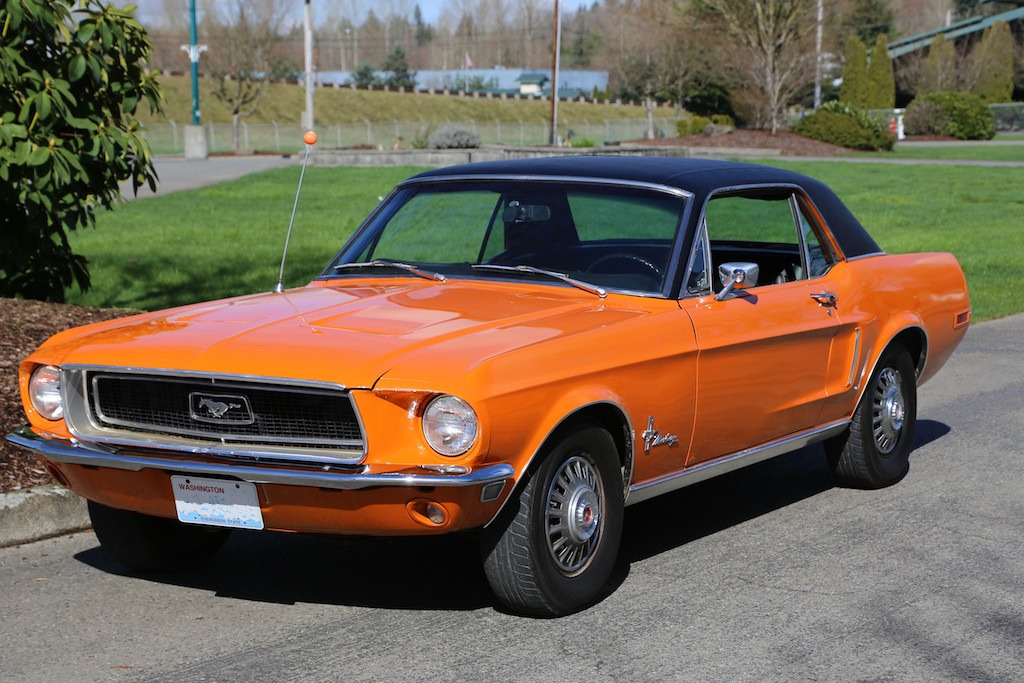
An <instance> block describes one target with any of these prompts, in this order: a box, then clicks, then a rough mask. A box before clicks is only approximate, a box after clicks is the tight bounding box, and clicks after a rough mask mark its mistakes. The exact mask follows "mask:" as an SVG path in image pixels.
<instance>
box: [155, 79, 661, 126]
mask: <svg viewBox="0 0 1024 683" xmlns="http://www.w3.org/2000/svg"><path fill="white" fill-rule="evenodd" d="M213 87H214V81H213V80H211V79H205V78H204V79H200V82H199V103H200V108H201V110H202V121H203V122H204V123H209V122H214V123H230V122H231V113H230V111H229V110H228V108H227V107H226V106H225V105H224V104H223V103H221V102H220V101H219V100H217V98H216V97H214V96H213ZM160 89H161V91H162V92H163V95H164V113H163V115H154V114H152V113H150V112H148V110H147V108H146V107H141V114H140V116H141V118H142V120H143V121H145V122H148V123H166V122H167V121H176V122H177V123H191V121H192V85H191V83H190V81H189V79H188V78H186V77H184V76H161V77H160ZM305 106H306V105H305V99H304V91H303V89H302V87H301V86H298V85H292V84H284V83H271V84H269V85H268V86H267V89H266V91H265V93H264V96H263V99H262V101H261V102H260V106H259V110H258V111H257V112H256V113H255V114H253V115H252V116H250V117H248V118H246V119H245V121H246V122H247V123H271V122H272V121H276V122H277V123H295V124H297V123H299V122H300V121H301V119H302V111H303V110H304V109H305ZM314 107H315V112H316V120H317V123H319V124H334V123H363V122H365V121H371V122H376V121H425V122H427V123H441V122H445V121H470V120H474V121H494V120H495V119H497V120H499V121H508V122H516V121H524V122H529V121H535V122H543V121H549V120H550V119H551V104H550V102H545V101H542V100H498V99H492V100H488V99H486V98H473V97H455V96H450V95H441V94H437V95H429V94H426V93H398V92H383V91H368V90H351V89H349V88H319V89H317V91H316V101H315V103H314ZM558 113H559V121H562V122H578V121H583V120H584V119H586V120H589V121H601V120H603V119H620V118H632V119H636V118H642V117H643V116H644V110H643V107H633V106H629V105H613V104H586V103H580V102H559V104H558ZM656 115H657V116H659V117H671V118H675V111H674V109H672V108H671V107H662V108H660V109H658V110H657V111H656Z"/></svg>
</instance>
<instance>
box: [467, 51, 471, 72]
mask: <svg viewBox="0 0 1024 683" xmlns="http://www.w3.org/2000/svg"><path fill="white" fill-rule="evenodd" d="M466 68H467V69H472V68H473V60H472V59H470V57H469V53H468V52H467V53H466Z"/></svg>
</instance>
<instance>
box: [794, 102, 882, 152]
mask: <svg viewBox="0 0 1024 683" xmlns="http://www.w3.org/2000/svg"><path fill="white" fill-rule="evenodd" d="M793 132H794V133H796V134H798V135H803V136H804V137H806V138H811V139H812V140H819V141H821V142H828V143H830V144H833V145H839V146H840V147H846V148H847V149H858V150H865V151H875V150H890V149H892V146H893V144H894V143H895V142H896V139H895V138H894V137H893V136H892V134H891V133H890V132H889V131H887V130H886V129H885V127H884V126H882V124H881V123H879V122H878V121H876V120H874V119H872V118H871V117H870V116H868V115H867V114H865V113H864V112H862V111H859V110H857V109H853V108H852V107H848V106H846V105H844V104H840V103H839V102H829V103H827V104H824V105H822V106H821V108H819V109H818V111H816V112H814V113H813V114H811V115H810V116H808V117H806V118H804V120H803V121H801V122H800V123H798V124H797V125H796V127H794V128H793Z"/></svg>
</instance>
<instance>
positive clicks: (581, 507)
mask: <svg viewBox="0 0 1024 683" xmlns="http://www.w3.org/2000/svg"><path fill="white" fill-rule="evenodd" d="M600 491H601V477H600V475H598V473H597V470H596V469H594V466H593V465H591V463H590V462H589V461H588V460H586V459H585V458H582V457H580V456H578V455H575V456H573V457H571V458H569V459H568V460H566V461H565V462H564V463H562V466H561V467H559V468H558V471H557V472H556V473H555V476H554V479H553V480H552V481H551V486H550V487H549V488H548V498H547V506H546V508H547V541H548V551H549V552H550V553H551V557H552V558H553V559H554V560H555V564H556V566H557V567H558V569H559V570H560V571H561V572H562V573H563V574H566V575H570V576H571V575H573V574H578V573H579V572H581V571H583V570H584V569H585V568H586V566H587V564H589V562H590V559H591V557H593V554H594V550H595V549H596V548H597V544H598V541H599V540H600V537H601V527H602V524H603V522H604V514H603V511H604V501H603V500H602V498H601V494H600Z"/></svg>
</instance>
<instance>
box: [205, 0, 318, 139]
mask: <svg viewBox="0 0 1024 683" xmlns="http://www.w3.org/2000/svg"><path fill="white" fill-rule="evenodd" d="M192 2H195V0H192ZM311 12H312V10H311V9H310V7H309V0H306V13H305V16H304V17H303V34H304V37H305V48H306V49H305V53H306V112H305V114H303V117H302V118H303V122H302V125H303V126H304V127H305V129H306V130H313V18H312V14H311Z"/></svg>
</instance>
